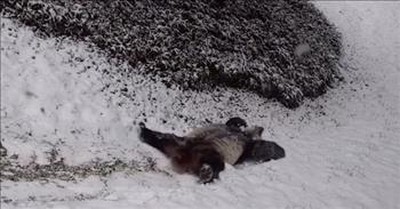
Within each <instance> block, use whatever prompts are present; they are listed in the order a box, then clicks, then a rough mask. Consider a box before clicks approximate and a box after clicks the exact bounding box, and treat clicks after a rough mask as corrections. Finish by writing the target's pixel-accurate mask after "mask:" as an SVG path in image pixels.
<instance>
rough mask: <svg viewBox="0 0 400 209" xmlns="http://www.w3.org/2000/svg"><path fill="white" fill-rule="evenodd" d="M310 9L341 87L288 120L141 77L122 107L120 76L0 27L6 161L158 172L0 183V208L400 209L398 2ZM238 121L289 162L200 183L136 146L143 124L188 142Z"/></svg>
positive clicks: (274, 106) (252, 105) (66, 49)
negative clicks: (149, 167) (210, 126)
mask: <svg viewBox="0 0 400 209" xmlns="http://www.w3.org/2000/svg"><path fill="white" fill-rule="evenodd" d="M316 4H317V6H318V7H319V8H320V9H321V10H322V11H323V12H324V13H325V14H326V15H327V16H328V18H329V19H330V20H331V21H332V22H334V23H335V24H336V25H337V26H338V28H339V30H340V31H341V32H342V33H343V35H344V46H345V49H344V50H345V56H344V58H343V61H342V69H341V71H342V73H343V75H344V78H345V81H344V82H343V83H342V84H341V85H340V86H338V87H336V88H335V89H332V90H330V91H329V92H328V93H327V94H326V95H324V96H322V97H320V98H318V99H315V100H313V101H311V100H308V101H306V102H305V104H304V105H303V106H301V107H300V108H298V109H296V110H294V111H293V110H288V109H286V108H284V107H282V106H281V105H280V104H278V103H275V102H271V101H265V99H263V98H259V97H257V96H255V95H252V94H249V93H245V92H240V93H239V94H237V93H235V92H234V91H230V90H229V91H226V92H217V91H216V92H213V93H208V94H206V93H195V92H186V93H182V92H180V91H179V89H169V90H166V89H165V87H163V86H162V85H161V84H159V83H156V82H153V81H150V79H147V78H144V77H143V76H141V75H136V76H133V77H131V78H130V79H132V86H128V87H127V88H128V92H129V93H130V94H131V96H132V98H134V100H128V99H126V98H125V97H123V96H120V95H116V94H113V92H112V90H113V89H117V88H123V87H124V86H122V87H121V86H119V84H118V82H117V81H116V80H118V79H119V78H118V77H114V78H110V76H107V75H103V74H101V70H95V69H96V68H98V69H104V68H107V69H119V70H121V69H125V67H124V66H116V65H113V64H109V63H107V62H106V61H105V59H104V57H103V56H102V55H101V54H100V53H97V52H95V51H92V50H91V49H90V48H89V47H88V46H87V45H85V44H84V43H73V42H70V41H68V40H64V41H62V42H60V41H56V40H54V39H48V40H43V39H40V38H38V37H35V36H34V35H33V33H32V32H31V31H29V29H27V28H25V27H20V26H17V25H16V24H15V23H13V22H12V21H10V20H8V19H5V18H3V19H2V20H1V25H2V26H1V27H2V28H1V119H2V121H1V140H2V142H3V144H4V146H5V147H6V148H7V149H8V154H9V155H12V154H18V155H19V158H18V161H19V162H20V163H21V164H28V163H29V162H31V161H32V160H35V161H36V162H38V163H47V162H48V159H47V158H48V152H49V151H50V150H51V149H54V148H55V149H58V153H59V156H58V157H64V158H65V162H66V163H67V164H71V165H78V164H81V163H85V162H88V161H92V160H94V159H103V160H107V159H112V158H120V159H123V160H130V159H144V158H145V157H146V156H151V157H153V158H155V159H156V160H157V167H158V168H159V170H160V171H161V172H160V171H154V172H117V173H113V174H112V175H111V176H108V177H99V176H91V177H88V178H85V179H80V180H78V181H77V182H65V181H61V180H57V179H50V180H49V181H32V182H24V181H19V182H13V181H3V182H1V196H2V198H1V200H2V202H1V208H65V209H67V208H96V209H97V208H284V209H303V208H304V209H305V208H307V209H311V208H352V209H353V208H360V209H361V208H371V209H375V208H386V209H392V208H393V209H395V208H400V196H399V194H400V160H399V159H400V141H399V138H400V93H399V92H400V66H399V65H400V64H399V62H400V61H399V60H400V59H399V54H400V48H399V47H400V40H399V38H398V34H400V15H399V14H398V11H399V10H400V3H397V2H378V1H369V2H357V1H349V2H345V1H337V2H334V1H326V2H325V1H318V2H316ZM93 62H94V63H93ZM87 66H90V68H88V67H87ZM111 71H112V70H111ZM106 85H109V86H110V87H109V88H108V89H105V90H104V89H103V87H104V86H106ZM238 95H239V97H238ZM143 113H145V116H144V115H143ZM234 115H239V116H241V117H243V118H245V119H246V120H248V121H249V123H251V124H257V125H262V126H264V127H265V128H266V131H265V133H264V135H263V137H264V138H265V139H269V140H272V141H276V142H278V143H279V144H280V145H282V146H283V147H284V148H285V149H286V152H287V157H286V158H284V159H282V160H278V161H274V162H268V163H264V164H258V165H250V164H248V165H242V166H239V167H238V168H233V167H229V166H228V168H227V169H226V170H225V171H224V172H222V173H221V179H220V180H219V181H217V182H215V183H214V184H209V185H200V184H198V183H196V179H195V178H194V177H192V176H189V175H178V174H176V173H174V172H173V171H172V169H171V168H170V166H169V164H168V161H167V160H166V159H165V158H164V157H163V156H162V155H161V154H160V153H158V152H157V151H155V150H153V149H151V148H150V147H148V146H146V145H144V144H142V143H140V142H139V140H138V138H137V132H136V127H135V125H134V123H133V122H134V121H135V122H138V121H141V120H144V118H147V124H148V126H150V127H152V128H157V129H158V130H162V131H173V132H175V133H183V132H184V131H185V130H187V129H189V128H190V127H191V126H194V125H201V123H202V122H204V121H205V119H208V120H211V121H215V122H221V121H224V120H225V119H226V118H228V117H230V116H234ZM185 118H188V119H186V120H185ZM164 122H165V123H164Z"/></svg>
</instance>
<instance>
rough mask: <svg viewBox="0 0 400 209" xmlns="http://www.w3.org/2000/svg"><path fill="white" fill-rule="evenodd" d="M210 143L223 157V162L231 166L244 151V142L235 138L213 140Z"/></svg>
mask: <svg viewBox="0 0 400 209" xmlns="http://www.w3.org/2000/svg"><path fill="white" fill-rule="evenodd" d="M211 142H212V143H213V144H214V145H215V148H216V149H217V150H218V152H219V153H221V155H222V156H223V157H224V161H225V162H226V163H229V164H231V165H234V164H235V163H236V162H237V161H238V160H239V158H240V156H241V155H242V153H243V151H244V142H243V141H241V140H239V139H238V138H237V137H235V136H227V137H222V138H214V139H212V140H211Z"/></svg>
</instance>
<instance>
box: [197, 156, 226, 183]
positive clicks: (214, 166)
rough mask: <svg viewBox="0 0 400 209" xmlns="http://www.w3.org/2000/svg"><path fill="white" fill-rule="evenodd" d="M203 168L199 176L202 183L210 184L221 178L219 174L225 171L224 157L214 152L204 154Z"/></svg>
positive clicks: (201, 167)
mask: <svg viewBox="0 0 400 209" xmlns="http://www.w3.org/2000/svg"><path fill="white" fill-rule="evenodd" d="M202 154H203V157H202V159H201V166H200V169H199V171H198V176H199V179H200V182H201V183H204V184H205V183H210V182H213V181H214V179H218V178H219V173H220V172H221V171H223V170H224V169H225V162H224V160H223V158H222V156H221V155H220V154H219V153H217V152H216V151H214V150H207V151H206V150H204V151H203V152H202Z"/></svg>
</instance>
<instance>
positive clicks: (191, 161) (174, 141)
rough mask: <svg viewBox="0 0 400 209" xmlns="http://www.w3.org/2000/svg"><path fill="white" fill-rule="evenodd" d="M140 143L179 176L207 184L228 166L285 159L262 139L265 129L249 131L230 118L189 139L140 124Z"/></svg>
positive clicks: (198, 131)
mask: <svg viewBox="0 0 400 209" xmlns="http://www.w3.org/2000/svg"><path fill="white" fill-rule="evenodd" d="M139 126H140V139H141V140H142V141H143V142H145V143H147V144H149V145H150V146H152V147H154V148H156V149H158V150H159V151H161V152H162V153H164V154H165V155H166V156H167V157H168V158H170V159H171V161H172V165H173V167H174V169H175V170H176V171H177V172H180V173H191V174H194V175H196V176H198V177H199V178H200V181H201V182H202V183H208V182H211V181H213V180H214V179H215V178H218V175H219V173H220V172H221V171H222V170H224V168H225V162H227V163H229V164H232V165H237V164H240V163H243V162H247V161H252V162H265V161H269V160H272V159H273V160H277V159H280V158H283V157H285V151H284V149H283V148H282V147H280V146H279V145H278V144H276V143H275V142H271V141H265V140H262V139H261V134H262V132H263V130H264V129H263V128H262V127H258V126H256V127H252V128H248V127H247V123H246V122H245V121H244V120H243V119H241V118H238V117H236V118H231V119H229V120H228V121H227V122H226V123H225V124H212V125H210V126H206V127H201V128H196V129H194V130H193V131H192V132H190V133H189V134H187V135H186V136H183V137H180V136H176V135H174V134H169V133H161V132H157V131H154V130H151V129H149V128H147V127H146V126H145V124H144V123H140V124H139Z"/></svg>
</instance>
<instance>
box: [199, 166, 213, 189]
mask: <svg viewBox="0 0 400 209" xmlns="http://www.w3.org/2000/svg"><path fill="white" fill-rule="evenodd" d="M199 178H200V182H201V183H203V184H206V183H209V182H212V181H213V180H214V171H213V169H212V167H211V166H210V165H209V164H203V165H201V167H200V171H199Z"/></svg>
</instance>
